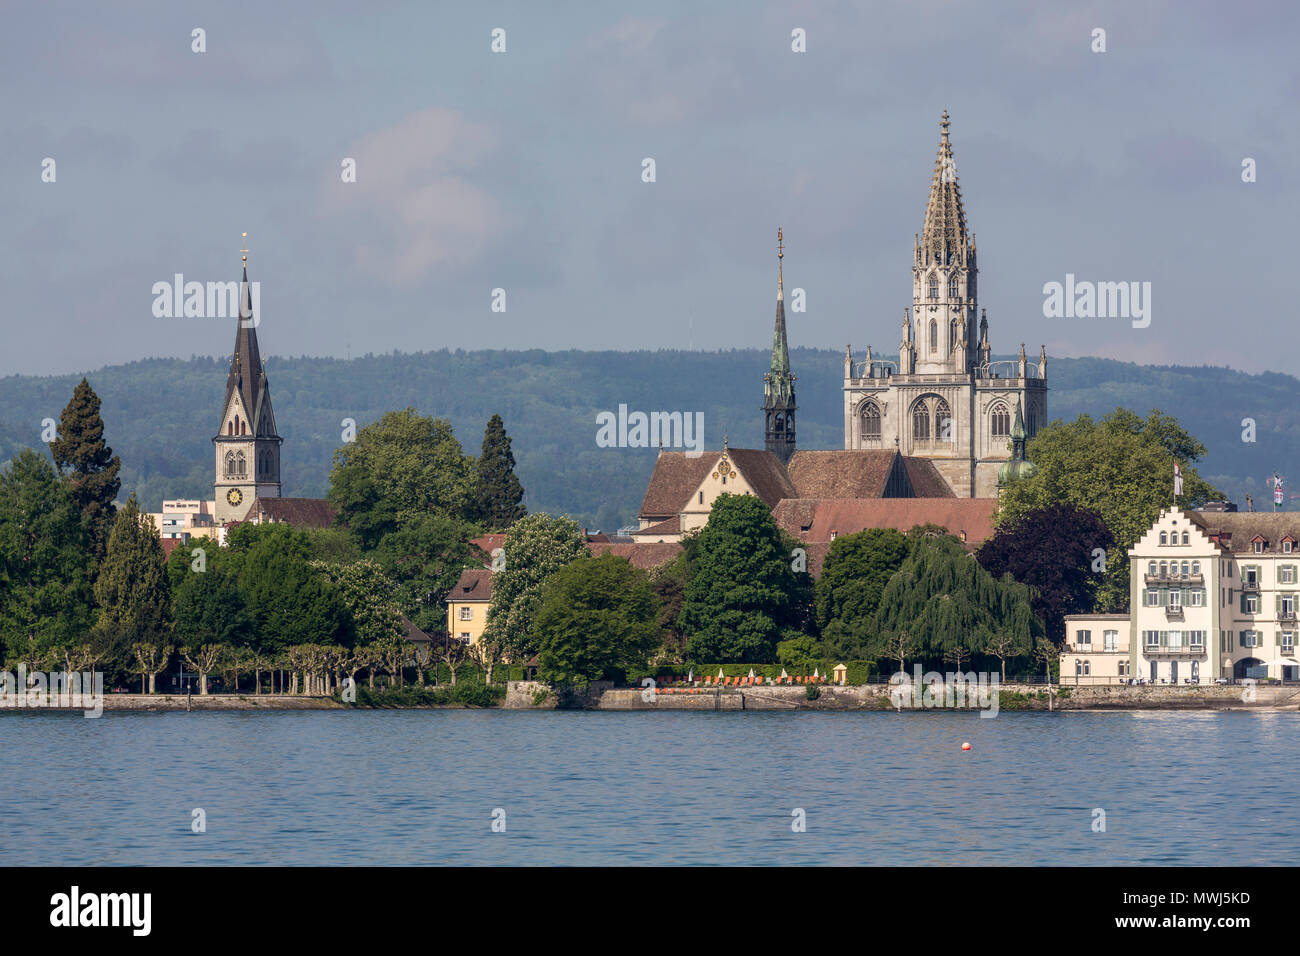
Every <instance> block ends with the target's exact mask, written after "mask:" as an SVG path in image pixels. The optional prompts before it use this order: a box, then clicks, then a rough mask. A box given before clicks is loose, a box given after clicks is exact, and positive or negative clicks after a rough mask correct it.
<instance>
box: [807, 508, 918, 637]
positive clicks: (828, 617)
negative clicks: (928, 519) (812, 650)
mask: <svg viewBox="0 0 1300 956" xmlns="http://www.w3.org/2000/svg"><path fill="white" fill-rule="evenodd" d="M910 551H911V539H909V538H907V537H904V536H903V535H902V534H900V533H899V532H897V531H895V530H893V529H892V528H868V529H867V530H866V531H859V532H856V533H854V534H845V535H840V536H839V537H838V538H836V539H835V540H834V541H832V542H831V547H830V550H829V551H828V552H827V553H826V560H825V561H824V562H823V564H822V573H821V577H819V578H818V579H817V584H816V587H815V589H814V600H815V608H816V616H817V624H818V626H819V627H820V628H821V632H822V640H823V642H824V644H825V646H826V650H827V652H828V653H829V654H830V656H832V657H846V656H852V654H854V653H856V652H857V651H858V650H859V649H860V648H861V646H862V644H863V642H864V641H865V640H866V638H867V636H868V635H869V633H870V630H871V628H872V626H873V622H874V618H875V614H876V608H878V607H879V606H880V596H881V594H882V593H884V590H885V585H886V584H888V583H889V579H890V578H891V577H893V575H894V572H896V571H897V570H898V569H899V568H900V567H902V564H903V561H904V559H906V558H907V555H908V554H909V552H910Z"/></svg>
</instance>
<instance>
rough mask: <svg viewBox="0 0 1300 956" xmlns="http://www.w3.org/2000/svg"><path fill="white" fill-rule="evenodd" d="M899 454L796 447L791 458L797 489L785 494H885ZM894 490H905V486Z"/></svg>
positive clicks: (892, 451) (822, 496)
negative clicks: (798, 448)
mask: <svg viewBox="0 0 1300 956" xmlns="http://www.w3.org/2000/svg"><path fill="white" fill-rule="evenodd" d="M898 457H899V454H898V452H897V451H894V450H892V449H891V450H889V451H875V450H866V449H854V450H831V451H797V452H795V453H794V457H793V458H791V459H790V480H791V481H792V482H794V486H795V488H797V489H798V493H797V494H795V495H787V496H786V497H789V498H795V497H798V498H883V497H885V493H886V491H887V490H889V488H888V486H889V479H890V476H891V474H892V473H893V472H894V468H895V465H896V463H897V459H898ZM905 474H906V473H904V475H902V476H899V477H905ZM895 482H896V483H897V482H898V478H895ZM894 490H895V491H896V493H899V494H903V493H905V489H898V488H895V489H894Z"/></svg>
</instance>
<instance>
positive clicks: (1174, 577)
mask: <svg viewBox="0 0 1300 956" xmlns="http://www.w3.org/2000/svg"><path fill="white" fill-rule="evenodd" d="M1142 578H1143V580H1144V581H1145V582H1146V583H1147V584H1155V585H1164V586H1166V587H1169V586H1171V585H1174V584H1179V585H1184V584H1186V585H1192V586H1195V587H1198V588H1199V587H1204V586H1205V575H1204V574H1144V575H1142Z"/></svg>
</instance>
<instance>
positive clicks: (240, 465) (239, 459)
mask: <svg viewBox="0 0 1300 956" xmlns="http://www.w3.org/2000/svg"><path fill="white" fill-rule="evenodd" d="M235 474H236V475H240V476H243V475H246V474H248V462H247V460H245V458H244V453H243V452H242V451H241V452H237V453H236V454H235Z"/></svg>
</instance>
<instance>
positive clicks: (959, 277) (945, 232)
mask: <svg viewBox="0 0 1300 956" xmlns="http://www.w3.org/2000/svg"><path fill="white" fill-rule="evenodd" d="M949 125H950V123H949V121H948V111H947V110H944V111H943V119H942V120H941V121H940V123H939V127H940V130H941V133H940V136H939V152H938V155H937V156H936V157H935V161H934V174H933V176H932V177H931V180H930V196H929V198H928V200H927V201H926V204H925V224H924V226H923V227H922V229H921V234H920V236H918V237H917V239H916V242H915V244H914V247H913V252H912V304H913V308H912V312H913V316H914V318H915V320H916V369H915V371H917V372H923V373H928V374H934V373H945V372H956V373H958V374H963V373H965V372H968V371H970V370H971V369H972V368H974V367H975V365H976V364H977V358H976V355H977V351H978V342H977V340H976V339H975V337H974V336H973V335H971V334H970V331H971V330H973V329H975V327H976V325H977V311H978V310H977V297H976V288H975V286H976V277H977V275H978V273H979V269H978V268H977V266H976V262H975V236H974V235H973V234H972V233H969V232H968V231H967V228H966V209H965V207H964V206H963V205H962V200H961V185H960V184H959V183H958V181H957V166H956V163H955V162H954V161H953V155H952V142H951V141H950V140H949V139H948V127H949Z"/></svg>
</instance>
